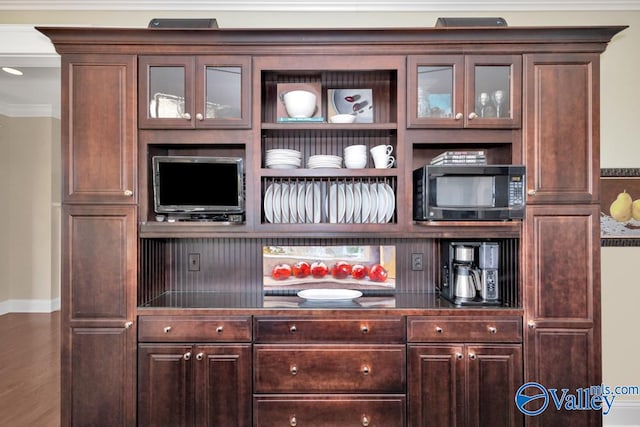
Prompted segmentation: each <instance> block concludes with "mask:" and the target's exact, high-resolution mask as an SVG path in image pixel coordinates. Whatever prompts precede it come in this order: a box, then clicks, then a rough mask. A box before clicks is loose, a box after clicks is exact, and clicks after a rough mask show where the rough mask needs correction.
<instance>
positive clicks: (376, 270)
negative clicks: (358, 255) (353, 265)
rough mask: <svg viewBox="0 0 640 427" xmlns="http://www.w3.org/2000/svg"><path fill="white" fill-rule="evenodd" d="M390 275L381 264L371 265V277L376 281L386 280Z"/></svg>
mask: <svg viewBox="0 0 640 427" xmlns="http://www.w3.org/2000/svg"><path fill="white" fill-rule="evenodd" d="M388 276H389V273H387V270H385V269H384V267H383V266H381V265H380V264H374V265H372V266H371V269H369V279H371V280H372V281H374V282H384V281H385V280H387V277H388Z"/></svg>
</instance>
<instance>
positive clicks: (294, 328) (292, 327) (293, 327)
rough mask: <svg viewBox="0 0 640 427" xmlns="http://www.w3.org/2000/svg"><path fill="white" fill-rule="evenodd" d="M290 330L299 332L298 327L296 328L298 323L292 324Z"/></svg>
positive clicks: (293, 332)
mask: <svg viewBox="0 0 640 427" xmlns="http://www.w3.org/2000/svg"><path fill="white" fill-rule="evenodd" d="M289 332H291V333H292V334H295V333H296V332H298V328H296V325H291V327H290V328H289Z"/></svg>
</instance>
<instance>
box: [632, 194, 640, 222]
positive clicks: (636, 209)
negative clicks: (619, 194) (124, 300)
mask: <svg viewBox="0 0 640 427" xmlns="http://www.w3.org/2000/svg"><path fill="white" fill-rule="evenodd" d="M631 216H632V217H633V219H635V220H636V221H640V199H636V200H634V201H633V203H632V204H631Z"/></svg>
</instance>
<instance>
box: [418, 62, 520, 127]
mask: <svg viewBox="0 0 640 427" xmlns="http://www.w3.org/2000/svg"><path fill="white" fill-rule="evenodd" d="M408 70H409V71H408V72H409V75H408V84H409V95H408V96H407V100H408V101H407V102H408V105H407V113H408V126H409V127H413V128H419V127H435V128H439V127H448V128H461V127H467V128H517V127H520V124H521V105H520V104H521V98H522V58H521V57H520V56H518V55H504V56H503V55H491V56H484V55H472V56H462V55H421V56H412V57H409V67H408Z"/></svg>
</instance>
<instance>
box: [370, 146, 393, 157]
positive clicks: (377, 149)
mask: <svg viewBox="0 0 640 427" xmlns="http://www.w3.org/2000/svg"><path fill="white" fill-rule="evenodd" d="M369 151H371V155H373V156H375V155H376V154H378V153H384V154H385V155H387V156H389V155H390V154H391V153H392V152H393V147H392V146H391V145H384V144H382V145H376V146H375V147H373V148H372V149H371V150H369Z"/></svg>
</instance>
